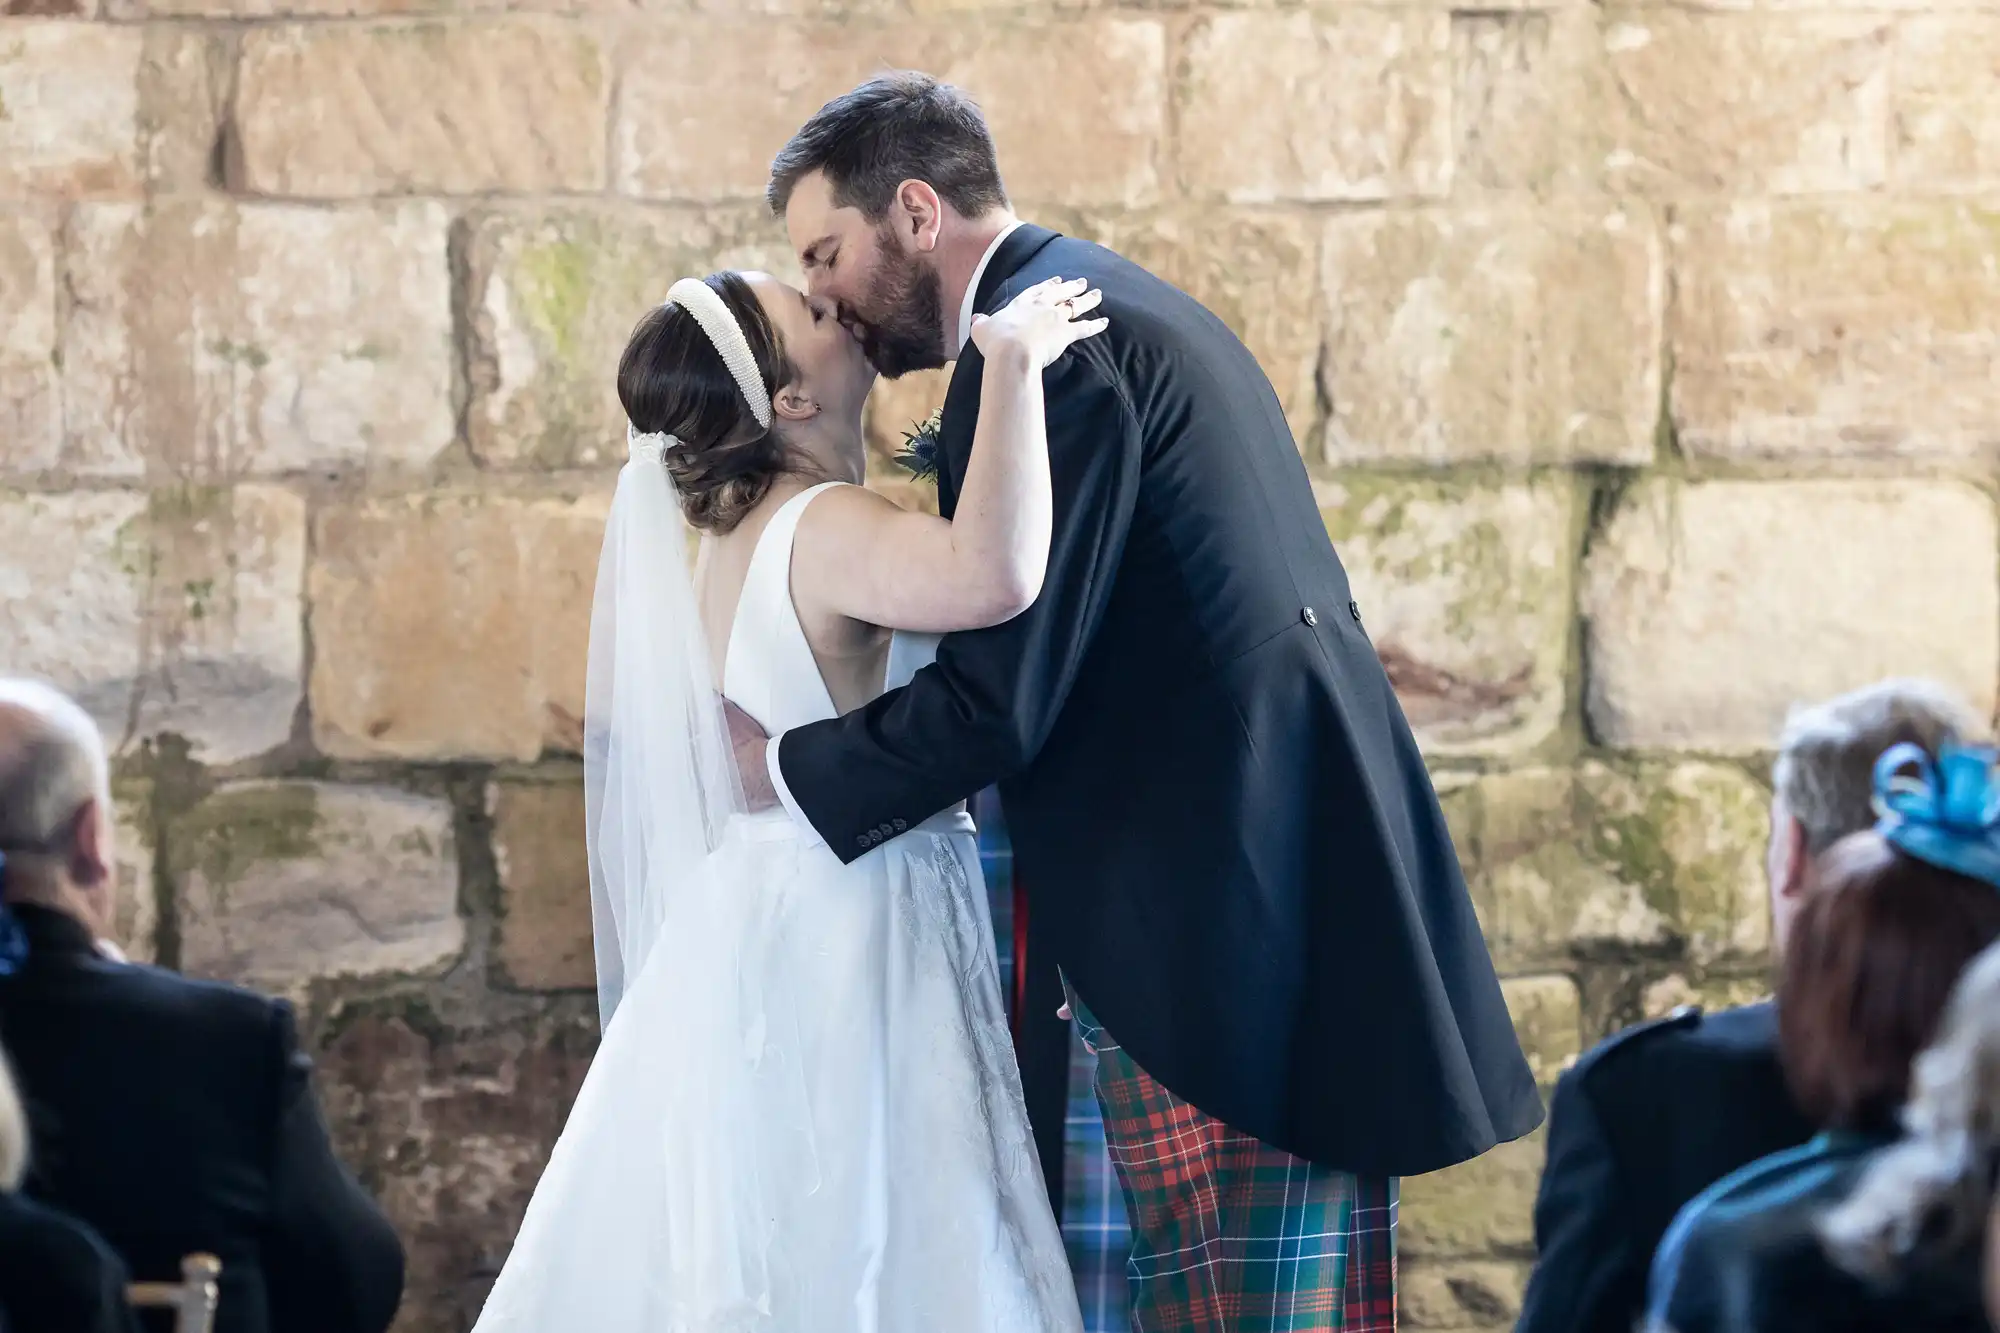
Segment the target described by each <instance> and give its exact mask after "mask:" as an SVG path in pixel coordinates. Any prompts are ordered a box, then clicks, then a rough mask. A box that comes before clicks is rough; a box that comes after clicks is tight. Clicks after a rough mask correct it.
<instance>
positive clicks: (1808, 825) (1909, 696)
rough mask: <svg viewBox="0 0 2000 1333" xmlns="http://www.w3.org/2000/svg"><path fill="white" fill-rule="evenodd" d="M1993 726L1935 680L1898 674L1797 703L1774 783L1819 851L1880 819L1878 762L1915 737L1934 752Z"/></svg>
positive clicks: (1787, 721)
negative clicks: (1877, 812) (1801, 704)
mask: <svg viewBox="0 0 2000 1333" xmlns="http://www.w3.org/2000/svg"><path fill="white" fill-rule="evenodd" d="M1984 731H1985V726H1984V724H1982V723H1981V722H1980V720H1979V717H1978V715H1977V714H1976V713H1974V712H1973V710H1972V708H1971V707H1970V706H1969V705H1968V704H1967V703H1966V702H1965V700H1964V699H1962V698H1961V697H1960V696H1958V695H1957V694H1955V693H1953V692H1952V691H1951V690H1949V689H1947V688H1946V687H1944V686H1943V685H1940V684H1938V683H1937V682H1935V681H1929V680H1919V679H1908V678H1904V679H1893V680H1885V681H1880V682H1878V683H1876V684H1874V685H1870V686H1868V687H1867V688H1865V689H1859V690H1855V691H1853V692H1852V693H1849V694H1843V695H1840V696H1839V697H1837V698H1833V699H1829V700H1827V701H1826V702H1825V703H1821V704H1815V705H1813V706H1811V707H1809V708H1795V709H1793V710H1792V712H1791V715H1790V716H1789V717H1787V718H1786V719H1785V727H1784V730H1783V732H1781V733H1780V735H1779V737H1778V759H1777V763H1776V764H1775V765H1773V767H1772V772H1771V781H1772V785H1773V786H1774V787H1775V788H1776V790H1777V794H1778V796H1779V798H1780V799H1781V800H1783V801H1784V803H1785V809H1786V811H1787V812H1788V813H1789V814H1790V815H1791V816H1792V818H1794V819H1796V820H1798V821H1799V824H1800V826H1801V827H1802V828H1804V829H1805V833H1806V850H1807V851H1808V852H1809V853H1810V854H1812V855H1814V856H1817V855H1819V853H1821V852H1823V851H1825V850H1826V849H1827V848H1828V847H1831V846H1832V845H1833V844H1834V843H1836V842H1839V841H1840V840H1841V839H1842V838H1844V837H1846V836H1847V835H1848V834H1850V833H1858V832H1860V831H1861V830H1862V829H1865V828H1869V827H1871V826H1873V824H1874V823H1875V809H1874V799H1875V761H1876V759H1878V758H1879V757H1880V756H1881V754H1882V752H1883V751H1884V750H1886V749H1888V748H1889V747H1890V746H1892V745H1896V744H1899V743H1901V742H1903V741H1910V742H1913V743H1915V744H1917V745H1921V746H1922V747H1923V748H1924V749H1926V750H1928V751H1930V752H1931V753H1932V754H1935V753H1937V749H1938V746H1939V745H1940V744H1942V743H1943V742H1944V741H1947V740H1954V739H1955V740H1970V739H1973V738H1975V737H1977V736H1979V735H1981V734H1982V733H1983V732H1984Z"/></svg>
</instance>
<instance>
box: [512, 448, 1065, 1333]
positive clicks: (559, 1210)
mask: <svg viewBox="0 0 2000 1333" xmlns="http://www.w3.org/2000/svg"><path fill="white" fill-rule="evenodd" d="M825 489H827V488H826V487H823V486H822V487H815V488H814V489H812V490H809V491H806V492H804V493H803V494H800V495H798V496H796V497H794V498H793V499H792V500H791V501H789V502H788V503H786V504H785V505H783V506H782V507H781V508H780V509H779V510H778V512H777V513H776V514H775V515H774V516H773V517H772V519H771V521H770V523H769V525H768V527H767V528H766V530H765V532H764V533H763V535H762V537H761V539H760V540H759V542H758V546H757V549H756V551H755V553H754V554H753V556H752V559H751V563H750V569H749V573H748V575H747V577H746V579H745V582H744V585H743V592H742V598H741V601H740V603H739V604H738V607H737V611H736V616H735V622H734V625H733V628H732V631H731V635H730V642H729V646H728V653H727V657H726V659H725V660H726V665H725V668H724V692H725V693H726V694H727V695H728V697H729V698H730V699H732V700H733V701H735V703H736V704H737V705H738V706H739V707H741V708H742V709H743V710H744V711H745V712H747V713H749V714H750V715H751V716H752V717H754V718H756V719H757V720H758V721H759V722H760V723H762V724H763V726H764V727H765V728H766V729H767V730H768V731H770V732H771V733H772V734H774V735H775V734H776V733H778V732H780V731H782V730H785V729H787V728H791V727H796V726H801V725H804V724H806V723H810V722H814V721H818V720H821V719H824V718H830V717H833V716H834V715H835V711H836V710H835V708H834V705H833V701H832V699H831V698H830V697H829V695H828V693H827V689H826V686H825V684H824V682H823V681H822V680H821V678H820V674H819V670H818V667H817V666H816V664H815V663H814V660H813V656H812V652H811V650H810V649H809V648H808V646H807V644H806V638H805V634H804V631H803V630H802V629H801V628H800V625H799V619H798V616H797V613H796V612H795V610H794V609H793V606H792V601H791V593H790V569H791V554H792V542H793V537H794V534H795V532H796V530H797V527H798V521H799V516H800V514H801V513H802V512H803V511H804V509H805V507H806V505H808V504H809V503H811V501H812V499H813V497H814V496H816V495H818V494H819V493H821V492H822V491H824V490H825ZM675 540H678V537H676V538H675ZM935 650H936V640H935V639H934V638H924V637H919V636H910V635H898V636H896V638H895V640H894V642H893V644H892V647H891V650H890V654H889V668H888V680H887V682H886V685H889V686H893V685H896V684H899V683H902V682H905V681H907V680H908V679H909V678H910V676H911V675H912V674H913V673H914V672H915V671H916V670H918V669H919V668H920V667H922V666H923V665H925V664H926V663H927V662H928V661H930V660H931V657H932V655H933V654H934V653H935ZM720 841H721V846H720V848H719V850H717V851H716V852H714V853H713V854H712V855H709V856H707V857H706V858H705V866H706V873H703V874H702V875H701V876H700V877H699V882H698V883H697V884H694V885H691V886H689V887H688V888H686V889H685V890H684V891H679V890H677V892H676V893H675V895H673V896H672V898H671V899H670V900H669V901H668V902H667V903H666V904H665V907H664V910H663V914H662V916H661V919H660V925H659V932H658V937H657V941H656V942H654V943H652V944H651V945H650V946H649V948H648V950H647V952H646V955H645V958H644V961H643V962H642V963H641V964H640V965H639V966H638V967H637V968H636V969H634V970H632V974H631V975H629V976H628V977H626V979H625V981H624V992H623V995H622V998H621V999H620V1000H619V1001H618V1003H617V1007H616V1010H615V1012H614V1014H613V1016H612V1019H611V1021H610V1023H609V1025H608V1026H607V1028H606V1030H605V1033H604V1039H603V1043H602V1045H601V1047H600V1048H599V1051H598V1054H597V1057H596V1059H595V1061H594V1062H593V1063H592V1065H591V1069H590V1073H589V1076H588V1077H587V1078H586V1079H585V1081H584V1085H583V1089H582V1092H581V1093H580V1095H579V1096H578V1098H577V1102H576V1106H575V1109H574V1110H573V1111H572V1112H571V1114H570V1118H569V1122H568V1125H567V1127H566V1128H565V1129H564V1130H563V1134H562V1137H561V1139H560V1140H559V1141H558V1142H557V1144H556V1146H555V1151H554V1153H553V1155H552V1156H551V1158H550V1160H549V1164H548V1168H547V1170H546V1171H545V1172H544V1173H543V1175H542V1179H541V1182H540V1184H539V1185H538V1186H537V1188H536V1190H535V1195H534V1198H533V1200H532V1202H531V1203H530V1204H529V1206H528V1212H527V1216H526V1219H525V1220H524V1221H523V1223H522V1226H521V1230H520V1234H519V1236H518V1237H517V1239H516V1241H515V1243H514V1248H513V1251H512V1253H511V1255H510V1256H509V1258H508V1260H507V1263H506V1265H505V1268H504V1269H503V1271H502V1272H501V1274H500V1277H499V1280H498V1282H497V1283H496V1284H495V1285H494V1287H493V1290H492V1293H491V1295H490V1297H489V1299H488V1301H487V1304H486V1308H485V1310H484V1311H483V1313H482V1314H481V1316H480V1318H479V1322H478V1324H477V1326H476V1328H477V1333H753V1331H754V1333H1079V1331H1080V1329H1081V1327H1082V1324H1081V1319H1080V1316H1079V1313H1078V1308H1077V1299H1076V1294H1075V1290H1074V1286H1073V1284H1072V1281H1071V1278H1070V1273H1069V1267H1068V1264H1067V1262H1066V1260H1065V1257H1064V1252H1063V1246H1062V1239H1061V1236H1060V1233H1059V1231H1058V1229H1057V1225H1056V1222H1055V1219H1054V1217H1053V1216H1052V1215H1051V1213H1050V1209H1049V1204H1048V1200H1047V1196H1046V1194H1045V1193H1044V1188H1043V1183H1042V1176H1041V1171H1040V1168H1039V1165H1038V1163H1037V1160H1036V1157H1035V1152H1034V1144H1033V1141H1032V1139H1031V1136H1030V1134H1029V1129H1028V1120H1027V1113H1026V1110H1025V1107H1024V1104H1023V1101H1022V1097H1021V1090H1020V1079H1019V1074H1018V1071H1017V1069H1016V1067H1015V1064H1014V1056H1013V1050H1012V1047H1011V1044H1010V1042H1009V1038H1008V1030H1007V1024H1006V1018H1005V1013H1004V1010H1003V1008H1002V1003H1001V993H1000V981H999V976H998V974H997V968H996V964H995V958H994V948H993V932H992V925H991V922H990V920H989V918H988V914H987V906H986V896H985V890H984V886H983V883H982V880H981V875H980V869H979V859H978V852H977V848H976V845H975V843H974V837H973V826H972V821H971V819H970V817H969V816H968V815H967V814H966V813H965V811H964V810H963V808H960V809H957V810H954V811H950V812H947V813H945V814H942V815H939V816H937V817H936V818H934V819H932V820H930V821H928V822H927V823H925V824H923V825H921V826H919V827H917V828H915V829H912V830H910V831H909V832H908V833H905V834H903V835H902V836H899V837H897V838H895V839H894V840H893V841H890V842H888V843H885V844H883V845H882V846H880V847H877V848H875V849H874V850H873V851H871V852H869V853H868V854H867V855H865V856H863V857H862V858H861V859H860V860H859V861H857V862H855V863H854V864H853V865H849V866H843V865H841V864H840V862H839V861H838V860H837V859H836V858H835V857H834V856H833V854H832V853H831V852H829V851H828V850H827V848H826V847H825V846H824V845H822V844H820V843H818V842H817V841H815V840H811V839H809V838H805V837H802V836H801V835H800V833H799V831H798V830H797V829H795V827H794V826H793V824H792V822H791V821H790V819H789V818H788V817H787V816H786V815H784V814H783V813H782V812H774V813H770V814H759V815H741V814H739V815H737V816H735V817H734V818H733V819H731V820H730V821H729V822H728V825H727V828H726V829H725V831H724V832H723V834H722V836H721V839H720ZM718 964H720V965H718ZM718 977H722V978H724V980H723V981H722V982H721V983H720V984H718V982H717V978H718Z"/></svg>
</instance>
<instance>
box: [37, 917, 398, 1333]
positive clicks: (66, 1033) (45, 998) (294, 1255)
mask: <svg viewBox="0 0 2000 1333" xmlns="http://www.w3.org/2000/svg"><path fill="white" fill-rule="evenodd" d="M14 911H15V914H16V915H17V916H18V917H19V918H20V920H21V924H22V927H23V929H24V930H25V931H26V933H27V936H28V942H29V951H28V958H27V962H26V964H25V965H24V966H23V967H22V969H21V970H20V971H19V972H18V973H17V974H15V975H14V976H11V977H5V978H0V1041H4V1043H5V1045H6V1048H7V1051H8V1054H9V1055H10V1056H11V1057H12V1059H13V1063H14V1071H15V1075H16V1077H17V1079H18V1081H19V1083H20V1085H21V1092H22V1095H23V1097H24V1099H25V1100H26V1102H27V1104H28V1114H29V1123H30V1128H31V1133H32V1135H33V1141H34V1143H35V1155H34V1159H33V1166H32V1167H31V1170H30V1175H29V1180H28V1188H29V1191H30V1192H31V1193H32V1194H34V1195H36V1196H37V1197H38V1198H40V1199H41V1200H42V1201H44V1202H46V1203H49V1204H51V1205H54V1206H56V1207H59V1208H62V1209H63V1210H65V1211H67V1212H69V1213H71V1214H73V1215H75V1216H77V1217H79V1218H82V1219H83V1220H85V1221H87V1222H88V1223H90V1225H91V1226H92V1227H94V1228H95V1229H96V1230H97V1232H98V1233H99V1234H100V1235H102V1236H103V1237H104V1239H105V1240H106V1241H107V1242H108V1243H109V1244H110V1245H111V1246H112V1248H114V1249H115V1250H117V1251H118V1253H119V1254H120V1255H121V1256H123V1258H124V1260H125V1262H126V1264H127V1265H128V1266H129V1267H130V1269H131V1271H132V1274H133V1276H134V1277H135V1278H137V1279H139V1280H141V1281H162V1282H173V1281H178V1280H179V1278H180V1265H181V1260H182V1258H183V1257H184V1256H186V1255H188V1254H190V1253H196V1252H206V1253H210V1254H213V1255H215V1256H216V1257H217V1258H218V1259H220V1260H221V1261H222V1282H221V1290H222V1299H221V1306H220V1310H219V1315H218V1320H217V1323H216V1329H217V1333H379V1331H380V1330H382V1329H384V1328H386V1327H388V1325H389V1322H390V1320H391V1319H392V1318H393V1317H394V1315H395V1311H396V1307H397V1305H398V1304H399V1302H400V1301H401V1298H402V1285H403V1251H402V1246H401V1243H400V1242H399V1241H398V1240H397V1239H396V1235H395V1232H394V1231H393V1230H392V1229H391V1228H390V1226H389V1223H388V1221H387V1220H386V1219H385V1218H384V1217H383V1215H382V1213H381V1212H380V1211H379V1210H378V1209H377V1208H376V1207H375V1205H374V1203H373V1202H372V1201H371V1200H370V1199H369V1198H368V1196H367V1195H366V1194H365V1193H364V1192H363V1191H362V1189H361V1186H360V1185H359V1184H358V1183H357V1182H356V1181H355V1179H354V1177H353V1176H352V1175H350V1174H349V1173H348V1171H347V1169H346V1168H345V1167H343V1166H342V1165H341V1163H340V1161H339V1159H338V1158H337V1157H336V1156H335V1155H334V1152H333V1146H332V1143H331V1141H330V1140H329V1138H328V1135H327V1129H326V1124H325V1122H324V1121H323V1120H322V1118H321V1116H320V1112H319V1107H318V1104H317V1102H316V1101H315V1099H314V1097H313V1092H312V1086H311V1080H310V1073H311V1065H310V1063H309V1061H308V1060H307V1058H306V1057H305V1056H304V1055H303V1054H302V1053H301V1052H300V1051H299V1049H298V1042H297V1037H296V1034H295V1032H294V1029H293V1021H292V1011H291V1007H290V1006H289V1005H287V1004H284V1003H283V1002H281V1001H275V1000H269V999H265V998H263V997H261V996H257V995H253V994H251V993H249V992H247V991H243V990H239V989H237V988H235V987H233V986H224V985H218V984H214V983H209V982H201V981H194V980H190V979H188V978H185V977H181V976H177V975H175V974H173V973H171V972H167V971H164V970H161V969H159V968H153V967H144V966H138V965H131V964H122V963H114V962H111V961H109V960H107V959H105V958H103V957H102V956H101V955H99V954H98V953H97V951H96V950H95V949H94V948H93V946H92V942H91V939H90V936H89V933H88V932H87V931H86V930H85V929H84V928H83V927H82V926H81V925H80V924H78V923H77V922H76V921H74V920H72V919H71V918H69V917H67V916H63V915H61V914H60V913H56V912H49V911H44V910H40V909H37V908H33V907H24V906H16V907H15V909H14Z"/></svg>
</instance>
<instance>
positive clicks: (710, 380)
mask: <svg viewBox="0 0 2000 1333" xmlns="http://www.w3.org/2000/svg"><path fill="white" fill-rule="evenodd" d="M702 281H703V283H704V284H705V285H706V286H707V287H708V288H709V290H710V291H713V292H714V293H715V294H716V295H717V296H718V297H720V298H721V300H722V304H723V305H724V306H725V307H727V309H728V311H729V313H730V314H731V315H733V316H734V317H735V319H736V326H737V327H738V328H739V329H741V330H742V331H743V340H744V342H745V343H747V344H748V345H749V348H750V355H751V358H752V359H753V360H754V361H755V363H756V371H757V375H758V378H759V379H760V380H761V381H762V383H763V386H764V399H763V401H764V403H765V405H766V406H767V407H768V405H769V403H770V400H771V394H772V393H773V392H774V391H775V390H776V389H778V388H780V387H782V386H783V385H786V384H790V383H791V382H792V381H793V380H794V379H796V378H798V372H797V369H796V368H795V367H794V366H793V365H792V363H791V361H790V359H789V358H787V357H786V355H785V348H784V343H783V341H782V340H781V339H780V338H779V337H778V331H777V329H776V328H774V327H773V326H772V324H771V320H770V317H769V316H768V315H766V314H765V313H764V307H763V305H762V303H760V302H759V301H758V300H757V294H756V293H755V292H754V291H752V290H751V288H750V284H749V283H747V282H745V281H744V280H743V278H742V277H741V276H740V275H739V274H735V273H727V272H725V273H713V274H710V275H709V276H708V277H707V278H704V279H702ZM696 294H697V295H699V293H696ZM747 392H748V388H747V386H744V385H742V384H741V383H739V381H738V379H737V377H736V375H735V374H733V373H732V372H731V370H730V368H729V366H728V364H727V363H726V362H725V361H724V360H723V358H722V353H721V352H719V351H717V350H716V344H715V343H714V342H713V341H712V340H711V339H710V338H709V335H708V332H707V330H705V329H704V328H703V327H702V326H701V323H700V321H699V320H697V319H696V318H695V316H694V315H693V314H692V313H691V312H690V311H689V310H688V309H687V308H686V307H685V306H683V305H681V304H680V303H678V302H673V301H670V302H669V303H668V304H666V305H662V306H659V307H656V308H655V309H653V310H650V311H648V312H647V313H646V316H645V318H643V319H641V320H640V321H639V323H638V326H637V327H636V328H634V329H633V330H632V338H631V341H629V342H628V343H626V344H625V354H624V356H622V357H620V358H619V361H618V399H619V401H620V402H621V403H623V404H624V405H625V416H626V418H627V419H628V420H629V421H630V422H631V423H632V428H633V429H634V430H635V431H637V432H639V433H640V434H642V435H652V434H659V435H665V436H668V437H670V438H669V439H668V440H667V444H666V447H665V449H664V450H663V451H662V453H661V462H662V464H663V465H664V466H665V467H666V469H667V475H668V476H669V477H670V478H672V480H673V483H674V490H675V491H676V492H678V493H679V495H680V501H681V512H682V513H683V514H685V515H686V516H687V521H688V522H689V523H690V524H692V525H693V526H695V527H697V528H699V529H701V530H702V531H704V532H713V533H716V534H718V535H720V534H722V533H726V532H729V531H730V530H732V529H733V528H735V527H736V525H737V524H739V523H741V522H742V521H743V516H744V515H745V514H748V513H749V512H750V511H751V510H752V509H755V508H756V507H757V502H758V501H760V500H762V499H763V498H764V496H765V495H766V493H768V492H769V491H770V489H771V485H772V483H773V482H775V481H777V480H778V478H780V477H782V476H784V475H785V474H786V473H787V472H790V471H792V470H793V468H794V467H795V465H796V462H795V459H794V457H793V454H792V451H791V449H790V447H789V446H788V445H787V444H786V442H785V440H784V437H783V436H782V435H781V434H780V433H779V429H778V422H777V421H776V420H775V419H773V420H772V422H771V424H770V425H769V426H764V425H761V424H760V423H759V422H758V420H757V417H756V415H755V414H754V413H753V412H752V410H751V407H750V403H749V401H748V399H747V398H746V397H745V394H746V393H747Z"/></svg>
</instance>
